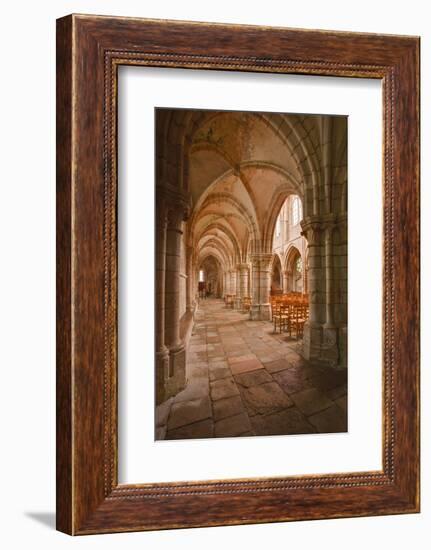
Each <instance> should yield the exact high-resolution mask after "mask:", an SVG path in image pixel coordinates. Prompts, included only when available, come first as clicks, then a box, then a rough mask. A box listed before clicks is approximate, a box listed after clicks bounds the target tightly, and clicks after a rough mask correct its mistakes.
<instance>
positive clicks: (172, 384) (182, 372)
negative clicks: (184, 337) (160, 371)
mask: <svg viewBox="0 0 431 550" xmlns="http://www.w3.org/2000/svg"><path fill="white" fill-rule="evenodd" d="M185 386H186V350H185V348H184V346H182V345H181V346H178V347H175V348H171V349H170V350H169V378H168V380H167V384H166V399H168V398H169V397H172V396H174V395H176V394H177V393H178V392H180V391H181V390H183V389H184V388H185Z"/></svg>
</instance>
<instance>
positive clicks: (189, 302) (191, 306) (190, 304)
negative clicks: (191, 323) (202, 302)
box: [186, 246, 195, 313]
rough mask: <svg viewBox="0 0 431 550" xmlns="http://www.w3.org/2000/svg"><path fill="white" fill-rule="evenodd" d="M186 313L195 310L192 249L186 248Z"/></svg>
mask: <svg viewBox="0 0 431 550" xmlns="http://www.w3.org/2000/svg"><path fill="white" fill-rule="evenodd" d="M186 253H187V258H186V266H187V269H186V275H187V281H186V311H187V313H193V312H194V310H195V296H194V289H193V286H194V281H193V247H191V246H187V249H186Z"/></svg>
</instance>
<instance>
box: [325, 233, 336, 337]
mask: <svg viewBox="0 0 431 550" xmlns="http://www.w3.org/2000/svg"><path fill="white" fill-rule="evenodd" d="M333 229H334V225H333V224H329V225H327V226H326V227H325V279H326V322H325V327H327V328H333V327H334V310H333V294H332V285H333V279H334V277H333V270H332V262H333V258H332V231H333Z"/></svg>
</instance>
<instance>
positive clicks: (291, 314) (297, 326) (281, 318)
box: [271, 293, 309, 339]
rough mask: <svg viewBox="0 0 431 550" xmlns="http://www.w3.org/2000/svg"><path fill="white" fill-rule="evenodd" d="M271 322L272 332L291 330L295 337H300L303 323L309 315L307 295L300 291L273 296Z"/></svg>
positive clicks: (302, 331)
mask: <svg viewBox="0 0 431 550" xmlns="http://www.w3.org/2000/svg"><path fill="white" fill-rule="evenodd" d="M271 310H272V322H273V324H274V332H277V330H279V331H280V333H281V332H282V331H286V332H288V333H289V336H292V332H293V333H294V334H295V336H296V338H297V339H298V338H302V336H303V334H304V325H305V322H306V321H307V319H308V316H309V303H308V296H306V295H302V294H300V293H290V294H284V295H281V296H274V297H272V299H271Z"/></svg>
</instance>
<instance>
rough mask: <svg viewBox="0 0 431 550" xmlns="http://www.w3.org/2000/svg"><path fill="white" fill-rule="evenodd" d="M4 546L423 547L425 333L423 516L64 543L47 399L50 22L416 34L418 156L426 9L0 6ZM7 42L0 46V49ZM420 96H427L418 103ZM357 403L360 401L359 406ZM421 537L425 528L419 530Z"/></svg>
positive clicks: (426, 59) (427, 131)
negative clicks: (85, 17) (109, 20)
mask: <svg viewBox="0 0 431 550" xmlns="http://www.w3.org/2000/svg"><path fill="white" fill-rule="evenodd" d="M2 8H3V10H2V22H1V23H2V24H1V33H0V36H1V40H2V54H3V56H2V87H1V91H0V94H1V102H0V110H1V111H0V129H1V137H2V144H1V145H2V146H1V149H0V150H1V153H2V155H1V159H2V163H1V168H2V171H1V189H2V197H1V202H0V208H1V212H0V224H1V231H0V235H1V253H2V254H1V259H2V262H1V271H0V277H1V285H0V293H1V295H0V308H1V309H0V311H1V327H0V329H1V331H0V334H1V344H2V345H1V366H2V375H3V379H2V384H1V398H0V419H1V430H2V431H1V435H2V439H1V448H2V454H1V458H0V461H1V473H2V482H1V489H2V490H1V500H0V502H1V503H0V506H1V511H0V518H1V526H2V531H1V543H2V546H3V547H5V548H8V549H9V548H25V547H35V548H44V549H48V550H49V549H62V548H66V547H68V548H69V547H72V546H73V547H79V548H102V547H103V548H104V549H105V548H118V547H121V548H142V547H144V546H146V547H147V548H151V549H157V548H168V547H169V548H187V549H197V548H201V547H203V546H205V548H219V547H223V546H226V547H227V548H231V547H234V546H236V545H241V546H244V547H245V546H246V547H248V548H256V549H257V548H262V547H263V546H265V547H268V546H269V547H278V546H281V547H287V546H290V547H291V546H293V545H296V547H301V548H305V549H308V548H315V547H317V546H318V547H319V548H322V547H323V548H331V549H341V548H343V549H344V548H346V547H348V548H349V549H356V548H357V549H360V548H361V549H362V548H363V547H364V546H365V547H367V546H369V547H379V546H380V547H382V546H383V545H384V546H385V547H388V548H391V549H404V548H406V547H412V548H415V549H416V548H418V549H422V548H427V547H428V545H429V542H428V541H425V537H426V535H427V534H428V532H429V525H430V522H431V502H430V489H431V481H430V470H429V464H430V461H431V454H430V436H429V434H430V422H429V418H430V411H431V405H430V402H431V401H430V389H429V384H430V374H429V365H430V363H431V348H430V338H424V339H423V346H422V366H423V368H422V387H423V396H422V400H423V407H422V427H423V428H422V430H423V438H422V455H423V457H422V461H423V464H424V468H423V474H422V510H423V512H422V514H420V515H412V516H392V517H383V518H360V519H359V518H358V519H342V520H331V521H318V522H299V523H289V524H276V525H275V524H274V525H256V526H243V527H223V528H213V529H197V530H188V531H170V532H156V533H133V534H121V535H103V536H93V537H84V538H79V539H72V538H70V537H67V536H65V535H62V534H60V533H56V532H55V531H54V530H53V523H54V515H53V514H54V494H55V492H54V456H55V454H54V448H55V447H54V443H55V440H54V427H55V421H54V411H55V406H54V394H55V387H54V383H55V371H54V363H55V353H54V349H55V347H54V346H55V341H54V340H55V339H54V335H55V331H54V322H55V307H54V297H55V293H54V287H55V277H54V267H55V255H54V251H55V224H54V220H55V199H54V196H55V195H54V190H55V87H54V82H55V62H54V60H55V18H56V17H60V16H62V15H64V14H67V13H70V12H81V13H105V14H113V15H129V16H141V17H158V18H176V19H190V20H208V21H221V22H232V23H253V24H261V25H284V26H292V27H304V28H323V29H339V30H351V31H370V32H386V33H403V34H416V35H421V36H422V68H423V70H422V98H424V100H423V101H422V127H423V131H422V151H423V152H429V151H430V150H431V124H430V104H429V98H430V97H431V81H430V70H429V67H430V66H431V46H430V39H431V31H430V29H429V19H430V14H429V13H428V10H427V3H426V2H421V1H419V0H411V1H410V2H408V3H406V2H395V1H382V2H379V3H378V2H375V1H366V0H363V1H362V2H360V3H357V2H356V3H347V2H345V0H344V1H335V0H334V1H331V0H327V1H326V2H320V1H311V0H303V1H302V2H295V3H291V2H287V1H286V0H284V1H281V2H275V1H271V0H266V2H264V3H255V4H252V3H251V2H250V1H246V2H236V3H234V2H232V1H229V0H218V1H217V2H214V3H208V2H202V1H201V0H200V1H187V0H183V1H182V2H173V1H172V2H168V1H164V0H157V2H146V3H144V2H138V1H132V0H121V1H119V0H117V1H110V0H103V2H102V1H94V0H93V1H83V0H80V1H78V0H77V1H66V0H57V1H55V2H54V1H52V2H44V3H35V2H20V1H19V0H18V1H15V2H14V3H12V2H9V3H7V4H4V5H3V6H2ZM3 42H4V43H3ZM427 100H428V102H427ZM430 176H431V174H430V165H429V162H427V158H426V157H425V155H423V167H422V181H423V193H422V212H423V216H422V220H423V221H422V242H423V247H422V248H423V252H424V257H423V261H422V281H423V313H422V328H423V333H424V334H425V335H427V334H428V333H429V331H430V329H431V324H430V312H431V308H430V298H431V295H430V285H429V281H430V280H431V263H430V253H429V250H430V248H431V242H430V235H431V222H430V219H431V217H430V216H427V212H429V209H430V207H431V191H430V188H429V185H427V183H428V182H429V181H430ZM366 403H367V399H366V396H364V406H366ZM427 538H428V539H429V536H428V537H427Z"/></svg>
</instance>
